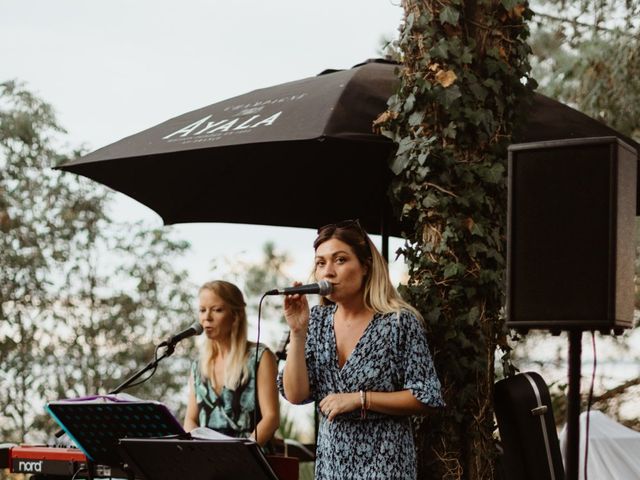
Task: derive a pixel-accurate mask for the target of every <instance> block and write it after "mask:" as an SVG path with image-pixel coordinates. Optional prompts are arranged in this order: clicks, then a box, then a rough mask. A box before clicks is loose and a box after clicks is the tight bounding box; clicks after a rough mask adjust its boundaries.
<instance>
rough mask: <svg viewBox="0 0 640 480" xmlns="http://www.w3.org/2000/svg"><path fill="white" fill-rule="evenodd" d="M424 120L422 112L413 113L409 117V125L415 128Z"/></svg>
mask: <svg viewBox="0 0 640 480" xmlns="http://www.w3.org/2000/svg"><path fill="white" fill-rule="evenodd" d="M423 118H424V112H422V111H417V112H413V113H412V114H411V115H409V125H411V126H412V127H415V126H416V125H420V124H421V123H422V119H423Z"/></svg>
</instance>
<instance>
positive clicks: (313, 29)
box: [0, 0, 404, 284]
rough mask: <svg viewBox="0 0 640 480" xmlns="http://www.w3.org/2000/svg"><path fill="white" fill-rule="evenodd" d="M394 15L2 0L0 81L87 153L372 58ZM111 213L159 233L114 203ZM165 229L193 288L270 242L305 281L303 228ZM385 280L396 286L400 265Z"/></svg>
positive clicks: (127, 205) (391, 6) (213, 0)
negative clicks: (34, 102)
mask: <svg viewBox="0 0 640 480" xmlns="http://www.w3.org/2000/svg"><path fill="white" fill-rule="evenodd" d="M402 14H403V10H402V8H401V6H400V3H399V0H394V1H393V2H392V1H390V0H323V1H322V2H308V1H304V0H303V1H300V0H298V1H294V0H271V1H268V2H267V1H264V0H245V1H242V2H234V1H225V2H223V1H219V0H180V1H167V0H153V1H152V0H55V1H51V0H0V81H5V80H9V79H18V80H21V81H23V82H25V83H26V86H27V87H28V88H29V89H30V90H32V91H34V92H35V93H37V94H38V95H39V96H40V97H41V98H43V99H44V100H45V101H47V102H48V103H50V104H52V105H53V107H54V108H55V110H56V112H57V115H58V119H59V121H60V123H61V125H62V126H63V127H64V128H66V130H67V132H68V136H67V137H66V141H67V142H68V145H69V146H70V147H78V146H84V147H86V148H87V149H88V150H94V149H97V148H99V147H102V146H105V145H108V144H110V143H113V142H115V141H117V140H119V139H121V138H123V137H126V136H129V135H131V134H133V133H137V132H139V131H141V130H144V129H146V128H149V127H151V126H153V125H156V124H158V123H161V122H163V121H165V120H167V119H169V118H171V117H174V116H176V115H179V114H182V113H185V112H187V111H190V110H193V109H196V108H200V107H203V106H206V105H208V104H211V103H215V102H217V101H221V100H224V99H227V98H230V97H233V96H236V95H239V94H242V93H246V92H248V91H251V90H254V89H257V88H262V87H267V86H270V85H276V84H279V83H284V82H288V81H292V80H296V79H300V78H305V77H309V76H313V75H316V74H318V73H319V72H321V71H322V70H324V69H326V68H350V67H351V66H353V65H355V64H357V63H360V62H362V61H363V60H366V59H367V58H374V57H378V56H379V50H380V46H381V45H382V38H383V37H385V38H395V36H396V34H397V30H398V26H399V25H400V23H401V20H402ZM70 175H72V174H70ZM310 194H312V192H310ZM113 214H114V216H115V217H117V218H118V219H123V220H131V221H136V220H144V221H146V222H148V223H149V225H151V226H160V225H161V224H162V222H161V220H160V217H159V216H158V215H156V214H155V213H154V212H153V211H151V210H150V209H148V208H147V207H145V206H143V205H141V204H139V203H138V202H136V201H134V200H132V199H130V198H129V197H126V196H124V195H118V199H117V202H116V204H115V206H114V210H113ZM338 220H342V219H336V221H338ZM173 230H174V232H175V237H176V238H181V239H186V240H188V241H190V242H191V245H192V249H191V253H190V254H188V255H187V256H186V257H185V259H184V260H183V261H182V262H180V263H179V266H183V267H184V268H187V269H188V271H189V273H190V279H191V281H192V282H193V283H194V284H201V283H203V282H205V281H207V280H210V279H211V276H212V275H215V274H214V273H212V271H211V267H210V266H211V259H216V261H217V263H218V264H219V265H220V264H222V263H224V262H220V261H219V260H221V259H223V258H226V259H231V261H233V259H234V258H243V259H245V260H248V261H252V260H257V259H259V258H260V253H261V246H262V245H263V244H264V242H266V241H268V240H270V241H273V242H275V244H276V246H277V247H278V248H279V249H280V250H283V251H286V252H288V253H289V254H290V255H291V257H292V263H291V265H290V276H291V278H294V279H297V280H301V281H306V280H307V276H308V272H309V269H310V266H311V261H312V247H311V244H312V241H313V238H314V237H315V232H314V231H312V230H308V229H293V228H284V227H259V226H249V225H228V224H227V225H225V224H211V223H210V224H185V225H178V226H175V227H173ZM374 241H376V242H378V245H379V239H378V240H375V239H374ZM400 244H401V243H400V241H399V240H397V241H393V240H392V242H391V249H390V251H391V252H393V251H394V250H395V249H396V248H397V247H398V246H399V245H400ZM392 256H393V254H392ZM391 270H392V275H393V276H394V280H396V281H398V280H399V279H400V277H401V276H402V274H403V272H404V267H403V266H402V265H401V261H399V262H396V263H395V264H393V265H392V266H391Z"/></svg>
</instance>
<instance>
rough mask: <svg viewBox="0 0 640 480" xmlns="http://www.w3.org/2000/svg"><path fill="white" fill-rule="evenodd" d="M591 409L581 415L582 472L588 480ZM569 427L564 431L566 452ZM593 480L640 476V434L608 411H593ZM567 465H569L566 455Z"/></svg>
mask: <svg viewBox="0 0 640 480" xmlns="http://www.w3.org/2000/svg"><path fill="white" fill-rule="evenodd" d="M586 420H587V412H582V413H581V414H580V474H579V476H578V478H579V479H580V480H584V453H585V452H584V450H585V443H586V442H585V440H586V434H587V425H586ZM566 430H567V427H566V425H565V427H564V428H563V429H562V432H561V433H560V449H561V451H562V455H563V456H564V455H565V449H566V448H565V447H566V437H567V432H566ZM588 455H589V459H588V466H587V468H588V471H587V476H588V479H589V480H638V479H640V433H639V432H636V431H635V430H631V429H630V428H627V427H625V426H624V425H621V424H619V423H618V422H616V421H615V420H613V419H611V418H609V417H608V416H606V415H605V414H604V413H602V412H599V411H597V410H592V411H591V413H590V415H589V452H588ZM564 460H565V465H566V458H565V459H564Z"/></svg>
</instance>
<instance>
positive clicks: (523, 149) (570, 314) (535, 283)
mask: <svg viewBox="0 0 640 480" xmlns="http://www.w3.org/2000/svg"><path fill="white" fill-rule="evenodd" d="M636 170H637V153H636V151H635V150H634V149H633V148H631V147H630V146H628V145H627V144H625V143H623V142H622V141H620V140H619V139H617V138H616V137H598V138H582V139H571V140H556V141H549V142H536V143H523V144H516V145H512V146H510V147H509V180H508V182H509V184H508V191H509V205H508V219H507V224H508V233H507V244H508V245H507V326H509V327H510V328H516V329H518V330H528V329H545V330H551V331H560V330H600V331H603V332H609V331H610V330H612V329H613V330H614V331H619V330H621V329H622V328H627V327H631V326H632V324H633V308H634V281H633V278H634V262H635V220H636V219H635V213H636V181H637V172H636Z"/></svg>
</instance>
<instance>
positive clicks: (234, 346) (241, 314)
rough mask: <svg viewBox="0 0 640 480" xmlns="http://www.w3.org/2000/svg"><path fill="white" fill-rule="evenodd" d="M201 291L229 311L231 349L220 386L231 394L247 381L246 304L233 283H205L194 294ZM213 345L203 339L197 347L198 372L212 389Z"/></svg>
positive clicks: (220, 281)
mask: <svg viewBox="0 0 640 480" xmlns="http://www.w3.org/2000/svg"><path fill="white" fill-rule="evenodd" d="M203 290H210V291H211V292H213V293H215V294H216V295H217V296H218V297H220V299H221V300H222V301H223V302H224V303H225V304H226V305H227V306H228V307H229V308H230V310H231V312H232V314H233V324H232V327H231V342H230V343H231V348H230V350H229V356H228V357H227V364H226V365H225V370H224V385H225V386H226V387H227V388H230V389H232V390H235V389H236V388H238V386H239V385H242V384H243V383H244V382H246V381H247V379H248V378H249V370H248V368H247V362H246V360H247V355H248V350H247V313H246V311H245V307H246V305H247V304H246V303H245V301H244V297H243V295H242V292H241V291H240V289H239V288H238V287H236V286H235V285H234V284H233V283H230V282H226V281H224V280H214V281H212V282H207V283H205V284H204V285H202V286H201V287H200V290H198V293H200V292H202V291H203ZM218 352H219V350H218V344H217V342H214V341H211V340H209V339H207V338H206V337H205V338H204V341H202V343H200V372H201V373H202V375H203V376H204V377H205V378H208V379H209V381H210V382H211V384H212V385H214V387H215V386H216V385H215V375H214V374H213V371H214V363H215V358H216V355H217V354H218Z"/></svg>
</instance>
